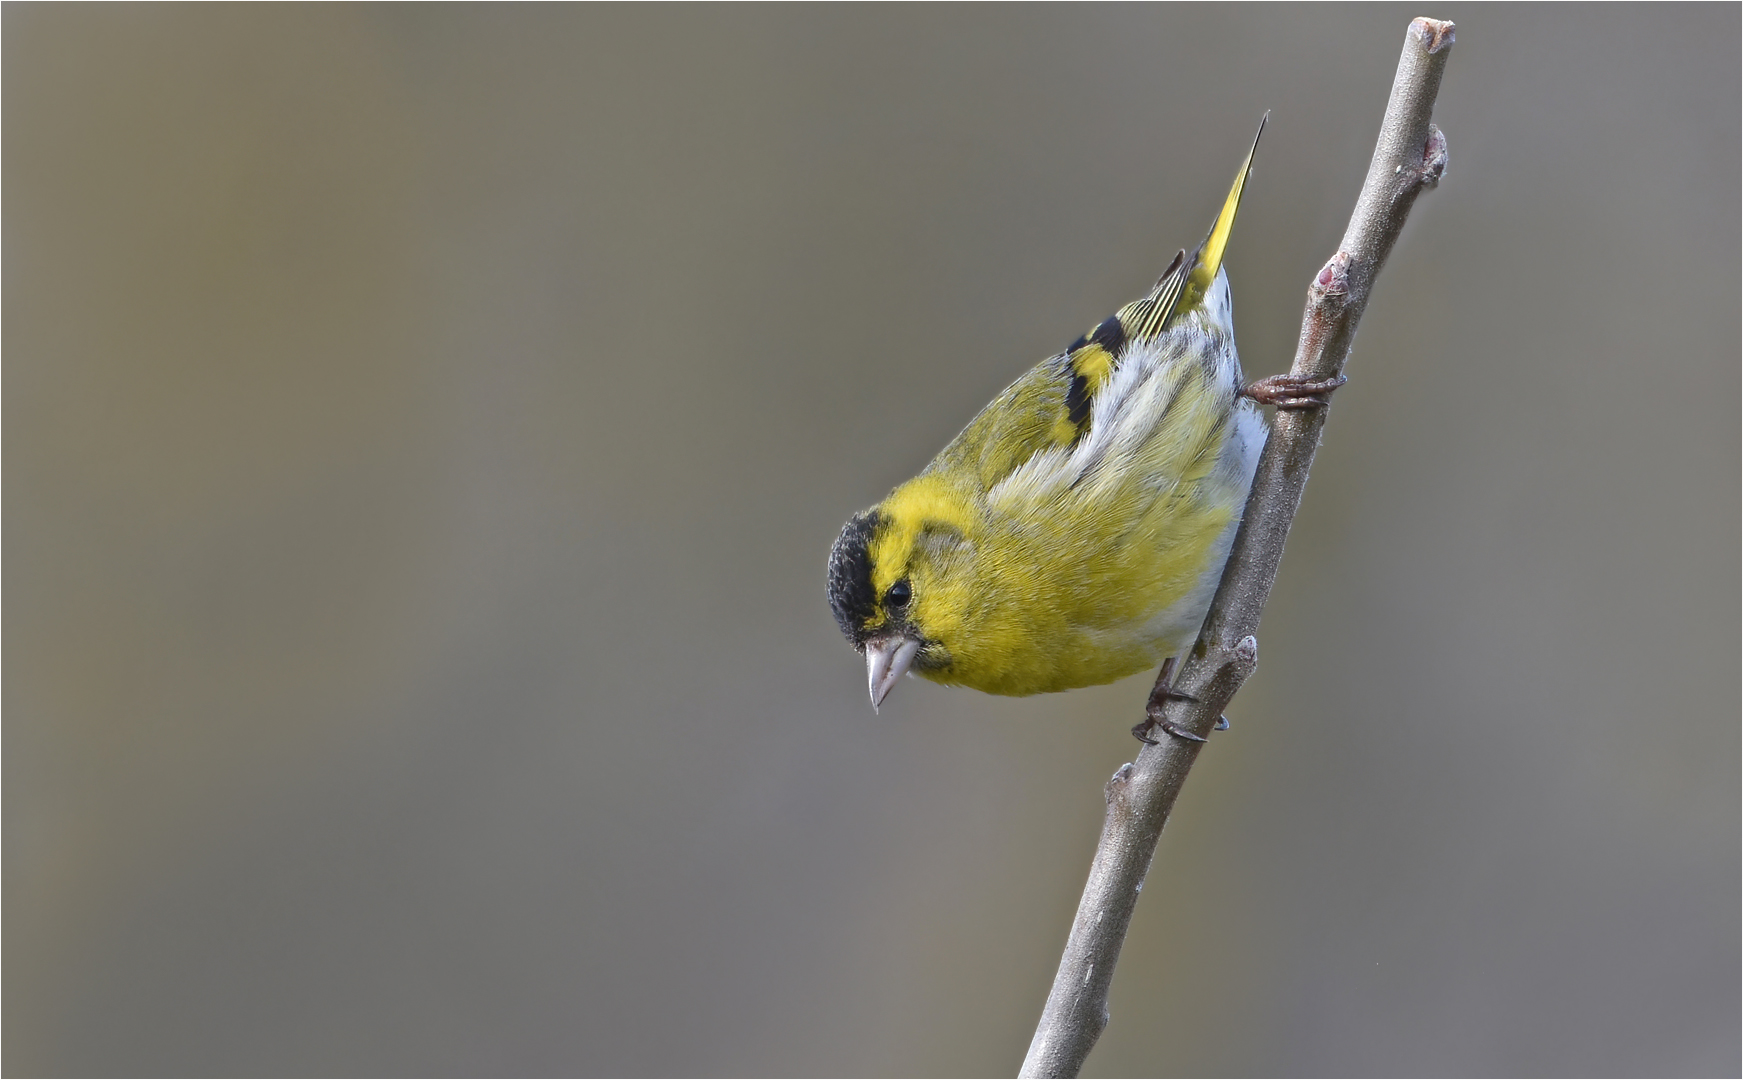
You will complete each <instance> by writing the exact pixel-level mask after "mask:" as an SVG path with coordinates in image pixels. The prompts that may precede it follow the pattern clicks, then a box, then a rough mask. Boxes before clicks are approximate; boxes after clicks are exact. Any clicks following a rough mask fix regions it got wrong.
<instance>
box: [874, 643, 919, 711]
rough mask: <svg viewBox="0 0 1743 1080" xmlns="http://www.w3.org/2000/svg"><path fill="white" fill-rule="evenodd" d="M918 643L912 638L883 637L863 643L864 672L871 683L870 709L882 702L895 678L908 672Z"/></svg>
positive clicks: (875, 707) (894, 682)
mask: <svg viewBox="0 0 1743 1080" xmlns="http://www.w3.org/2000/svg"><path fill="white" fill-rule="evenodd" d="M919 651H920V643H919V642H918V641H915V640H914V639H912V638H905V637H896V638H885V639H883V640H882V641H868V642H866V643H865V672H866V678H867V681H868V682H869V683H870V684H871V699H872V709H873V710H874V711H875V710H876V709H877V707H878V706H879V705H882V704H883V703H884V698H886V697H888V696H889V694H890V690H891V688H892V687H894V686H895V685H896V680H897V679H900V678H901V677H902V676H904V675H906V674H907V673H908V668H909V667H910V666H912V665H913V663H914V657H915V655H916V654H918V653H919Z"/></svg>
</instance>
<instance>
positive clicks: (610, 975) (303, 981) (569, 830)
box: [4, 3, 1743, 1075]
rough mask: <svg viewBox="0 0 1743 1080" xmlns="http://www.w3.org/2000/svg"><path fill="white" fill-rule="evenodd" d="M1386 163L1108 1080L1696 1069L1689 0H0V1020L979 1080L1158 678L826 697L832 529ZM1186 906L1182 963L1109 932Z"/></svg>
mask: <svg viewBox="0 0 1743 1080" xmlns="http://www.w3.org/2000/svg"><path fill="white" fill-rule="evenodd" d="M1419 14H1427V15H1434V16H1437V17H1443V18H1451V19H1454V20H1456V21H1457V22H1458V45H1457V46H1456V48H1455V50H1454V52H1453V54H1452V59H1451V62H1450V66H1449V68H1448V72H1447V76H1446V81H1445V85H1444V87H1443V89H1442V92H1441V98H1440V105H1439V108H1438V110H1437V113H1436V120H1437V121H1438V122H1439V123H1440V125H1441V126H1442V127H1443V128H1444V129H1445V130H1446V132H1447V135H1448V137H1449V140H1450V144H1451V165H1450V168H1449V169H1448V172H1447V176H1446V180H1445V182H1444V183H1443V184H1442V186H1441V187H1440V189H1439V190H1437V191H1434V192H1431V193H1429V194H1427V195H1425V196H1424V197H1423V199H1422V200H1421V202H1419V203H1418V204H1417V209H1416V212H1415V215H1414V217H1413V218H1412V220H1411V222H1410V226H1409V229H1408V231H1407V232H1406V233H1405V235H1404V237H1403V240H1402V242H1401V243H1400V245H1399V247H1398V250H1397V252H1396V254H1395V255H1394V257H1393V259H1392V262H1391V264H1390V266H1389V267H1388V269H1387V271H1386V273H1385V275H1384V276H1383V277H1382V279H1381V281H1380V287H1379V290H1378V292H1377V294H1376V295H1375V298H1374V302H1373V304H1372V306H1371V307H1370V308H1369V311H1368V316H1367V319H1366V321H1365V322H1364V324H1363V327H1362V333H1361V337H1360V339H1359V341H1358V342H1357V344H1356V349H1355V353H1354V355H1353V358H1352V361H1351V365H1350V375H1351V383H1350V386H1349V387H1348V388H1347V389H1345V390H1344V391H1343V392H1342V393H1340V394H1339V395H1338V397H1337V403H1336V407H1335V409H1334V411H1333V415H1332V419H1331V424H1330V427H1329V429H1328V440H1327V442H1326V445H1325V448H1324V450H1323V452H1322V454H1321V456H1320V458H1319V463H1318V466H1317V468H1316V470H1315V472H1314V477H1313V483H1312V484H1311V485H1310V487H1309V489H1308V493H1307V499H1306V503H1305V506H1304V507H1303V510H1302V513H1301V516H1300V518H1299V519H1298V521H1297V524H1296V529H1295V534H1294V536H1293V537H1292V538H1291V541H1290V546H1289V553H1288V557H1287V558H1286V559H1285V560H1284V563H1283V568H1282V573H1281V578H1280V580H1279V582H1278V586H1277V590H1276V593H1275V595H1274V597H1273V600H1272V603H1271V607H1270V610H1269V612H1268V614H1267V617H1266V620H1265V624H1264V628H1263V631H1262V633H1261V641H1262V665H1261V667H1260V669H1259V673H1258V675H1257V676H1256V677H1255V679H1254V680H1253V681H1252V682H1251V683H1250V684H1249V685H1248V687H1247V689H1246V690H1245V691H1244V692H1243V693H1242V694H1241V696H1240V698H1239V699H1238V700H1237V701H1236V702H1235V707H1234V708H1233V709H1232V710H1231V713H1230V715H1231V719H1232V720H1233V721H1234V728H1233V730H1232V731H1231V732H1230V733H1228V734H1224V735H1219V736H1217V737H1216V738H1215V739H1214V740H1213V742H1212V744H1211V746H1210V748H1209V752H1208V753H1207V754H1205V755H1204V756H1203V757H1202V758H1201V759H1200V764H1199V766H1198V768H1197V770H1196V771H1195V773H1194V775H1193V777H1192V780H1191V782H1190V783H1189V784H1188V786H1187V788H1186V791H1185V793H1184V795H1183V796H1182V799H1181V802H1180V804H1179V806H1178V808H1177V810H1176V814H1175V818H1174V821H1173V822H1172V824H1171V825H1170V826H1169V830H1168V832H1167V834H1166V835H1165V836H1164V837H1163V841H1162V845H1161V850H1160V853H1159V855H1158V859H1157V863H1156V867H1155V870H1154V871H1153V872H1152V874H1151V877H1150V888H1149V889H1147V890H1146V892H1145V895H1144V899H1143V903H1142V904H1141V905H1140V907H1139V909H1138V913H1137V918H1136V922H1135V925H1134V928H1133V932H1132V938H1131V940H1130V942H1129V944H1128V945H1127V947H1126V950H1125V954H1124V957H1123V959H1122V962H1121V966H1120V971H1119V976H1118V979H1117V980H1116V982H1115V984H1114V994H1113V1002H1112V1009H1113V1023H1112V1026H1111V1027H1110V1028H1109V1029H1108V1032H1107V1034H1106V1036H1105V1037H1104V1038H1103V1040H1102V1043H1101V1045H1100V1047H1099V1048H1098V1049H1097V1051H1096V1052H1095V1054H1094V1055H1093V1056H1092V1057H1091V1059H1090V1063H1089V1070H1090V1071H1091V1072H1092V1073H1094V1074H1097V1075H1114V1074H1156V1073H1163V1074H1167V1073H1200V1074H1303V1075H1312V1074H1356V1075H1361V1074H1405V1075H1414V1074H1473V1075H1481V1074H1582V1073H1584V1074H1665V1073H1670V1074H1706V1073H1731V1074H1735V1073H1736V1071H1737V1070H1738V1068H1739V1064H1740V1062H1739V1009H1740V1005H1743V1003H1740V1000H1739V989H1738V987H1739V840H1740V837H1739V816H1738V806H1739V752H1740V746H1739V719H1738V718H1739V713H1738V681H1739V660H1738V656H1739V633H1738V592H1739V573H1738V550H1739V548H1738V544H1739V532H1738V521H1739V509H1740V507H1739V497H1738V488H1739V470H1738V447H1739V424H1738V402H1739V389H1740V388H1739V329H1738V327H1739V300H1738V297H1739V287H1740V282H1739V256H1738V236H1739V213H1738V207H1739V149H1738V148H1739V119H1738V104H1737V87H1738V84H1739V63H1738V36H1739V13H1738V9H1737V8H1736V7H1734V6H1711V7H1682V8H1678V7H1654V8H1650V9H1646V8H1631V7H1610V6H1605V7H1599V8H1596V9H1587V10H1582V11H1580V12H1579V13H1578V14H1577V15H1575V14H1573V13H1571V12H1570V11H1569V9H1567V8H1502V9H1497V8H1489V7H1477V6H1472V5H1468V4H1463V3H1452V4H1449V5H1448V6H1446V7H1442V8H1431V7H1420V8H1419V7H1391V6H1383V5H1382V6H1364V7H1359V8H1332V7H1315V8H1300V9H1278V8H1250V7H1220V6H1219V7H1215V8H1213V9H1205V8H1203V7H1198V8H1190V7H1164V8H1130V7H1121V8H1106V7H1075V6H1074V7H1069V8H1050V7H1021V8H1008V7H985V6H976V7H966V8H960V7H933V8H926V9H913V8H875V9H870V8H850V7H831V8H827V9H819V8H794V7H781V8H719V7H711V8H691V7H652V8H628V7H587V8H579V9H576V8H473V7H447V6H443V7H427V8H426V7H399V6H395V7H388V8H369V7H350V6H316V7H246V8H244V7H204V6H201V7H157V6H150V7H119V8H116V7H59V6H18V5H9V6H8V7H7V8H6V10H5V14H4V30H5V33H4V152H5V180H4V195H5V206H6V211H7V212H6V216H5V232H4V284H5V308H4V315H5V337H4V346H5V391H6V392H5V399H4V401H5V405H4V410H5V411H4V420H5V441H4V451H5V459H4V460H5V511H6V515H5V575H6V576H5V584H6V596H5V645H6V649H5V671H4V674H5V683H4V686H5V690H4V707H5V744H4V750H5V754H4V763H5V764H4V769H5V771H4V780H5V802H4V811H5V814H4V821H5V832H4V841H5V864H4V868H5V926H4V929H5V943H6V949H5V967H4V975H5V999H4V1007H5V1030H6V1040H5V1051H4V1068H5V1071H6V1072H8V1073H10V1074H34V1073H42V1074H112V1073H121V1074H129V1073H132V1074H154V1073H193V1074H207V1073H257V1074H279V1073H306V1074H323V1073H351V1074H354V1073H386V1074H417V1073H434V1074H465V1073H523V1074H545V1073H582V1074H588V1073H629V1074H664V1073H678V1074H687V1073H693V1074H754V1073H776V1074H791V1073H823V1074H867V1073H890V1074H909V1073H923V1074H1003V1073H1010V1072H1012V1071H1014V1070H1015V1068H1016V1067H1017V1065H1018V1063H1019V1062H1020V1061H1021V1059H1022V1056H1023V1052H1024V1050H1025V1048H1026V1046H1027V1044H1028V1039H1029V1035H1030V1032H1031V1030H1032V1026H1033V1024H1034V1021H1035V1019H1036V1017H1037V1016H1038V1014H1039V1011H1040V1008H1041V1004H1042V1001H1043V999H1044V997H1045V994H1046V991H1047V987H1048V984H1049V981H1050V979H1051V976H1052V972H1053V967H1054V964H1055V962H1056V961H1057V959H1058V954H1059V949H1060V947H1061V946H1062V944H1063V942H1064V939H1065V933H1066V929H1067V926H1068V923H1069V919H1070V915H1071V912H1072V910H1073V908H1074V905H1075V903H1076V899H1077V896H1078V891H1079V889H1080V887H1081V885H1082V882H1083V878H1084V875H1085V872H1086V871H1087V868H1088V865H1089V857H1090V852H1091V849H1092V846H1093V844H1094V842H1095V837H1096V833H1097V830H1098V827H1099V823H1100V819H1101V810H1102V784H1103V782H1104V781H1105V780H1106V778H1107V777H1108V775H1109V774H1111V773H1112V772H1113V771H1114V770H1115V769H1116V768H1117V767H1118V766H1119V765H1120V764H1121V763H1122V762H1124V761H1127V760H1129V759H1130V758H1131V757H1132V755H1133V752H1134V750H1135V749H1136V744H1135V743H1134V742H1133V741H1132V739H1131V737H1130V735H1128V734H1127V729H1128V728H1129V727H1130V726H1131V724H1132V723H1133V722H1134V721H1135V720H1136V719H1138V717H1139V715H1140V712H1139V710H1140V707H1141V702H1142V700H1143V697H1144V693H1145V690H1146V688H1147V685H1148V683H1147V679H1148V676H1145V677H1143V678H1139V679H1134V680H1132V681H1128V682H1126V683H1123V684H1120V685H1115V686H1112V687H1105V688H1101V689H1096V690H1091V691H1080V692H1075V693H1071V694H1066V695H1056V696H1050V697H1043V698H1038V699H1026V700H1006V699H996V698H991V697H985V696H981V695H978V694H975V693H973V692H969V691H961V690H955V691H953V690H946V689H942V688H938V687H934V686H932V685H930V684H924V683H919V682H910V683H907V684H905V685H904V686H903V687H902V688H901V689H900V690H899V692H898V693H896V694H895V695H893V696H892V698H891V700H890V703H889V705H888V706H887V708H886V711H884V712H883V713H882V715H874V714H873V713H872V711H871V708H870V706H869V705H868V704H867V702H866V694H865V677H864V671H863V667H862V665H861V661H860V660H859V658H858V657H857V656H856V655H855V654H854V653H853V652H852V650H851V649H850V648H849V647H848V646H847V645H846V644H845V643H844V642H843V641H842V640H841V639H840V636H839V634H838V633H837V631H836V629H835V626H834V624H833V622H832V620H831V617H830V614H829V611H828V609H827V606H826V604H825V601H824V595H823V567H824V559H825V555H826V552H827V550H828V548H829V545H830V542H831V541H832V540H833V539H834V536H835V533H836V531H837V530H838V529H839V527H840V525H841V523H842V521H843V520H844V519H845V518H846V517H847V516H848V515H849V514H850V513H852V512H853V511H855V510H857V509H860V508H861V507H864V506H866V505H869V504H870V503H872V502H874V501H876V500H877V499H878V498H879V497H881V496H882V494H883V493H884V492H885V491H886V490H887V489H888V488H889V487H890V486H891V485H892V484H894V483H896V482H898V481H900V480H902V479H904V478H906V477H907V476H909V475H911V474H912V473H913V472H914V471H915V470H916V469H917V468H918V467H919V466H921V465H922V464H923V463H924V462H925V461H926V460H927V459H928V458H929V457H930V456H931V455H932V454H933V453H934V452H935V451H936V450H937V449H938V448H939V447H940V446H941V445H943V443H944V442H945V441H946V440H947V439H948V438H949V437H950V436H951V435H952V434H954V433H955V432H956V430H957V429H958V428H959V427H960V426H961V425H962V424H963V423H964V422H965V421H966V420H967V419H968V418H969V417H970V416H971V415H972V414H973V412H974V411H975V410H976V409H977V408H979V406H980V405H981V404H982V403H984V402H985V401H986V400H987V399H988V398H990V397H991V396H992V395H993V393H994V392H996V391H997V390H998V389H999V388H1001V387H1002V386H1004V385H1005V384H1006V383H1007V382H1008V381H1009V380H1011V379H1012V378H1014V377H1015V376H1016V375H1017V374H1018V373H1019V372H1021V371H1022V370H1023V369H1025V368H1026V367H1028V366H1029V365H1030V364H1032V363H1034V362H1035V361H1037V360H1039V359H1040V358H1042V357H1043V356H1046V355H1048V354H1049V353H1051V352H1054V351H1056V350H1057V349H1059V348H1060V347H1062V346H1064V345H1065V344H1066V343H1067V342H1069V341H1071V340H1072V339H1073V338H1074V337H1076V336H1077V335H1078V334H1079V333H1081V332H1082V331H1083V329H1084V328H1085V327H1088V326H1090V325H1092V324H1093V323H1094V322H1095V321H1096V320H1098V319H1100V318H1101V317H1102V316H1104V315H1106V314H1107V313H1108V312H1109V311H1111V310H1113V309H1114V308H1115V307H1116V306H1118V305H1119V304H1121V303H1123V302H1125V301H1126V300H1128V299H1130V298H1132V297H1133V296H1136V295H1139V293H1140V292H1141V291H1142V290H1143V289H1145V288H1147V287H1148V286H1149V284H1150V283H1151V282H1152V281H1153V280H1154V278H1155V276H1156V274H1157V273H1158V272H1159V271H1160V270H1161V268H1162V267H1163V265H1164V264H1165V263H1166V262H1167V261H1168V259H1169V258H1170V257H1171V256H1172V254H1173V253H1174V251H1175V250H1176V249H1177V248H1179V247H1181V246H1184V245H1190V244H1191V243H1193V242H1194V241H1195V240H1196V239H1197V238H1199V237H1200V236H1201V235H1202V232H1203V229H1204V226H1205V223H1206V222H1208V221H1209V220H1210V218H1211V216H1212V214H1213V213H1214V211H1215V209H1216V207H1217V206H1218V205H1219V204H1220V200H1221V198H1222V193H1223V191H1224V190H1225V187H1226V185H1227V183H1228V179H1229V176H1230V175H1231V171H1232V169H1233V168H1234V167H1235V163H1236V161H1237V160H1238V158H1239V155H1240V154H1241V153H1242V152H1243V151H1244V149H1245V148H1246V144H1247V140H1248V139H1249V138H1250V137H1251V134H1252V131H1253V127H1254V125H1255V124H1256V122H1257V121H1258V119H1259V116H1260V114H1261V113H1262V112H1264V111H1265V110H1266V109H1271V110H1273V112H1272V119H1271V126H1270V128H1269V129H1268V131H1267V133H1266V135H1265V141H1264V144H1263V145H1262V146H1261V147H1260V151H1259V160H1258V166H1257V170H1256V173H1255V176H1254V180H1253V183H1252V184H1251V186H1250V187H1249V194H1248V199H1247V202H1246V206H1245V208H1244V210H1243V215H1242V219H1241V228H1240V229H1239V230H1238V231H1237V233H1236V235H1235V238H1234V243H1233V247H1232V251H1231V254H1230V257H1229V265H1230V267H1231V272H1232V275H1233V280H1234V285H1235V297H1236V314H1237V324H1238V327H1239V335H1240V342H1241V345H1242V354H1243V357H1244V358H1245V361H1246V366H1247V370H1248V372H1249V373H1250V374H1253V375H1255V376H1257V375H1263V374H1268V373H1271V372H1275V371H1281V370H1283V369H1284V368H1285V367H1286V366H1287V363H1288V359H1289V356H1290V353H1291V351H1292V349H1293V346H1294V341H1295V334H1296V328H1297V325H1298V319H1299V316H1300V311H1301V304H1302V299H1303V296H1304V295H1305V289H1306V285H1307V283H1308V281H1309V280H1310V278H1311V276H1312V275H1313V273H1314V272H1315V271H1317V269H1318V268H1319V266H1320V265H1321V264H1322V263H1323V262H1324V260H1325V259H1326V258H1327V257H1329V256H1330V255H1331V253H1332V252H1333V250H1334V249H1335V246H1336V243H1337V239H1338V237H1339V235H1340V234H1341V232H1342V229H1343V226H1344V223H1345V221H1346V219H1347V216H1348V214H1349V211H1350V208H1351V206H1352V204H1353V202H1354V200H1355V196H1356V192H1357V189H1358V187H1359V186H1360V183H1361V179H1362V176H1363V173H1364V171H1365V169H1366V167H1367V161H1368V155H1369V153H1370V151H1371V149H1372V146H1373V142H1374V137H1375V133H1376V130H1377V126H1378V122H1379V119H1380V114H1381V111H1382V109H1383V107H1384V104H1385V100H1386V94H1387V89H1388V86H1389V85H1390V80H1391V77H1392V72H1393V69H1394V67H1395V65H1396V62H1397V57H1398V52H1399V48H1400V46H1401V43H1402V41H1403V36H1404V28H1405V24H1406V22H1407V21H1408V19H1409V18H1410V17H1411V16H1413V15H1419ZM1182 936H1184V937H1185V939H1186V940H1187V941H1188V943H1189V948H1188V952H1187V955H1186V957H1185V958H1184V959H1179V960H1173V961H1170V962H1164V960H1163V956H1162V943H1163V942H1164V940H1165V939H1171V940H1178V939H1180V938H1181V937H1182Z"/></svg>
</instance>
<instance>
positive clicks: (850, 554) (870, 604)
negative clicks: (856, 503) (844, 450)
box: [829, 510, 878, 649]
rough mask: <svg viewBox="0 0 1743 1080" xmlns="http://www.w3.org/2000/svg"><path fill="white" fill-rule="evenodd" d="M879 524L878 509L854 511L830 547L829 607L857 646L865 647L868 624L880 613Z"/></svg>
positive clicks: (848, 637) (849, 638)
mask: <svg viewBox="0 0 1743 1080" xmlns="http://www.w3.org/2000/svg"><path fill="white" fill-rule="evenodd" d="M877 527H878V512H877V511H876V510H867V511H865V512H863V513H859V514H855V515H853V517H852V518H850V519H848V522H847V524H846V525H844V526H842V529H841V535H840V536H838V537H836V538H835V546H834V547H833V548H831V549H830V551H829V607H830V608H831V609H832V610H833V611H834V612H835V621H836V623H837V624H838V625H839V626H840V627H841V632H842V633H843V634H845V635H846V636H847V640H848V641H851V642H852V643H853V647H854V648H856V649H863V648H864V647H865V639H866V634H865V624H866V623H867V622H868V621H869V620H870V619H871V617H872V616H873V615H875V614H877V603H878V598H877V593H875V592H873V591H872V580H871V574H872V565H871V552H870V551H869V550H868V549H869V547H870V545H871V538H872V533H873V532H875V531H876V530H877Z"/></svg>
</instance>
